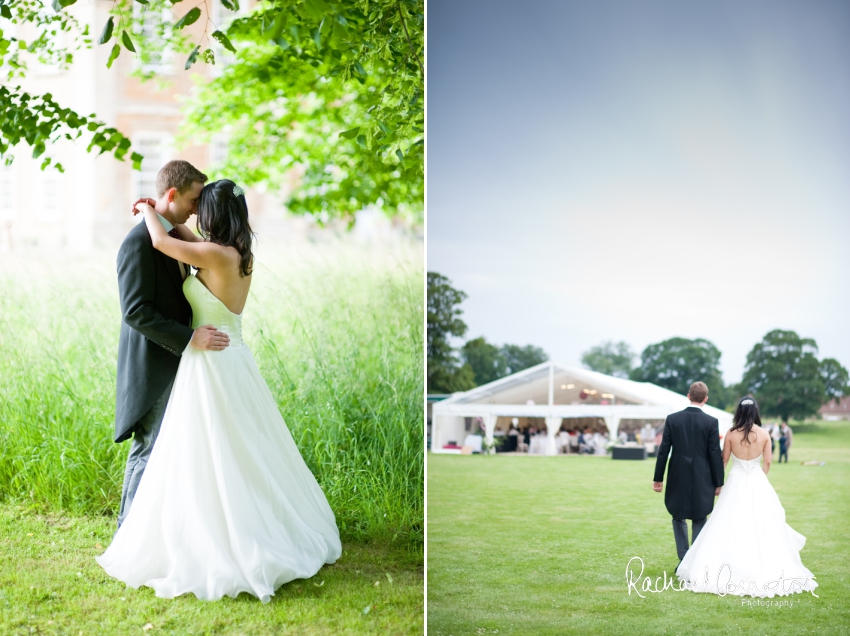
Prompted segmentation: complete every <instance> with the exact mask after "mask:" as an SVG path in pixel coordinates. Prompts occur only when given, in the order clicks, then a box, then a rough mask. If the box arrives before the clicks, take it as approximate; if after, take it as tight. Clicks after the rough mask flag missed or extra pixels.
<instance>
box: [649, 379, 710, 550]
mask: <svg viewBox="0 0 850 636" xmlns="http://www.w3.org/2000/svg"><path fill="white" fill-rule="evenodd" d="M688 399H689V400H690V401H691V405H690V406H689V407H688V408H686V409H685V410H684V411H679V412H678V413H671V414H670V415H668V416H667V421H666V422H664V435H663V437H662V438H661V446H660V447H659V449H658V459H657V460H656V462H655V477H654V479H655V481H654V482H653V484H652V488H653V490H655V492H661V488H662V483H663V481H664V468H665V466H666V465H667V455H668V454H669V453H670V446H671V445H672V446H673V453H672V454H671V455H670V470H669V471H668V480H667V491H666V492H665V493H664V504H665V505H666V506H667V511H668V512H669V513H670V514H671V515H673V536H674V537H675V539H676V552H678V554H679V562H680V563H681V561H682V559H684V558H685V553H686V552H687V551H688V522H687V521H686V519H692V520H693V524H692V525H693V532H692V534H693V537H692V539H691V545H693V542H694V541H696V540H697V535H699V532H700V530H702V527H703V525H705V518H706V516H707V515H708V514H709V513H710V512H711V511H712V510H713V509H714V497H715V496H717V495H719V494H720V488H721V487H722V486H723V457H722V456H721V454H720V442H719V433H718V428H717V427H718V422H717V418H714V417H711V416H710V415H707V414H706V413H704V412H703V410H702V407H703V406H704V405H705V403H706V402H708V387H707V386H706V385H705V383H703V382H694V383H693V384H692V385H691V388H690V389H689V390H688Z"/></svg>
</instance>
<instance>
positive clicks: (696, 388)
mask: <svg viewBox="0 0 850 636" xmlns="http://www.w3.org/2000/svg"><path fill="white" fill-rule="evenodd" d="M688 395H690V396H691V402H702V401H703V400H704V399H705V398H707V397H708V387H707V386H706V385H705V382H694V383H693V384H692V385H691V388H689V389H688Z"/></svg>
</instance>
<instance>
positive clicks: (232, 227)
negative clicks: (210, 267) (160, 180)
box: [198, 179, 254, 276]
mask: <svg viewBox="0 0 850 636" xmlns="http://www.w3.org/2000/svg"><path fill="white" fill-rule="evenodd" d="M235 187H236V184H235V183H233V182H232V181H231V180H230V179H221V180H220V181H213V182H212V183H208V184H207V185H205V186H204V189H203V190H201V197H200V199H199V200H198V229H199V230H200V232H201V236H203V237H204V238H205V239H207V240H208V241H212V242H213V243H218V244H219V245H226V246H229V247H234V248H236V251H237V252H239V256H240V260H239V273H240V274H241V275H242V276H250V275H251V270H252V269H253V259H254V256H253V253H252V251H251V244H252V243H253V239H254V233H253V232H252V231H251V226H250V224H249V223H248V204H247V202H246V201H245V195H244V194H242V193H241V188H239V189H238V190H237V194H234V192H233V189H234V188H235Z"/></svg>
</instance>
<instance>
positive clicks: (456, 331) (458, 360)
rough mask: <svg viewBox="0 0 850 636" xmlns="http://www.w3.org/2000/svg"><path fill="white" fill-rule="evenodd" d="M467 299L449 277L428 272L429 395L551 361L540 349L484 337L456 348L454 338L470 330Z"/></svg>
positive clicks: (458, 389)
mask: <svg viewBox="0 0 850 636" xmlns="http://www.w3.org/2000/svg"><path fill="white" fill-rule="evenodd" d="M465 298H466V294H465V293H464V292H462V291H460V290H458V289H455V288H453V287H452V286H451V281H450V280H449V279H448V278H446V277H445V276H442V275H440V274H437V273H436V272H428V338H427V342H428V393H454V392H455V391H468V390H469V389H472V388H475V387H476V386H481V385H482V384H487V383H488V382H492V381H493V380H498V379H499V378H503V377H505V376H506V375H510V374H512V373H516V372H517V371H522V370H523V369H527V368H528V367H533V366H534V365H535V364H540V363H541V362H545V361H546V360H548V359H549V357H548V356H547V355H546V352H544V351H543V349H541V348H540V347H535V346H533V345H526V346H520V345H512V344H505V345H502V346H501V347H500V346H497V345H495V344H492V343H490V342H487V340H486V339H485V338H483V337H479V338H473V339H472V340H468V341H466V342H465V343H464V344H463V345H462V346H461V347H459V348H457V349H456V348H455V347H453V346H452V343H451V339H452V338H462V337H463V336H465V335H466V331H467V326H466V323H465V322H463V320H461V318H460V316H461V314H462V313H463V311H462V310H461V309H460V307H459V305H460V304H461V303H462V302H463V301H464V299H465Z"/></svg>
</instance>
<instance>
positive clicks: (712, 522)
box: [676, 397, 818, 597]
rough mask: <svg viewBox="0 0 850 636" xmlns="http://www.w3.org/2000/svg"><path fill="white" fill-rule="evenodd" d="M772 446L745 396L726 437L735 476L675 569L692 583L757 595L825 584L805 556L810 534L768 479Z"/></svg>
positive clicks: (712, 589)
mask: <svg viewBox="0 0 850 636" xmlns="http://www.w3.org/2000/svg"><path fill="white" fill-rule="evenodd" d="M754 424H758V426H757V427H754ZM770 445H771V442H770V435H769V434H768V433H767V431H765V430H764V429H762V428H761V418H760V417H759V410H758V404H756V402H755V400H754V399H753V398H751V397H746V398H743V399H742V400H741V401H740V402H739V403H738V408H737V410H736V412H735V417H734V420H733V424H732V428H731V429H730V430H729V432H728V433H727V434H726V439H725V441H724V443H723V465H724V467H725V466H726V464H727V463H728V462H729V459H730V457H731V459H732V469H731V470H730V471H729V477H728V478H727V480H726V484H725V485H724V486H723V489H722V490H721V492H720V496H719V497H718V499H717V504H716V505H715V506H714V512H712V514H711V516H710V517H709V518H708V521H707V522H706V524H705V526H704V527H703V529H702V532H700V533H699V536H698V537H697V539H696V541H694V544H693V545H692V546H691V548H690V549H689V550H688V552H687V553H686V554H685V558H684V559H682V562H681V564H680V565H679V567H678V568H677V570H676V574H677V575H678V576H679V577H681V578H683V579H684V580H685V582H686V587H687V588H688V589H691V590H693V591H694V592H710V593H714V594H720V595H726V594H732V595H736V596H753V597H773V596H785V595H788V594H794V593H799V592H811V593H812V594H814V590H815V588H816V587H817V585H818V584H817V582H815V580H814V579H815V577H814V575H812V573H811V572H810V571H809V570H808V569H807V568H806V567H805V566H804V565H803V562H802V561H801V560H800V550H802V549H803V546H804V545H805V543H806V537H804V536H803V535H801V534H800V533H799V532H797V531H795V530H794V529H793V528H792V527H791V526H789V525H788V524H787V523H786V522H785V509H784V508H783V507H782V504H781V503H780V502H779V497H777V496H776V491H775V490H774V489H773V486H771V485H770V482H769V481H768V479H767V473H768V471H769V470H770V464H771V448H770ZM815 596H817V595H815Z"/></svg>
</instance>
